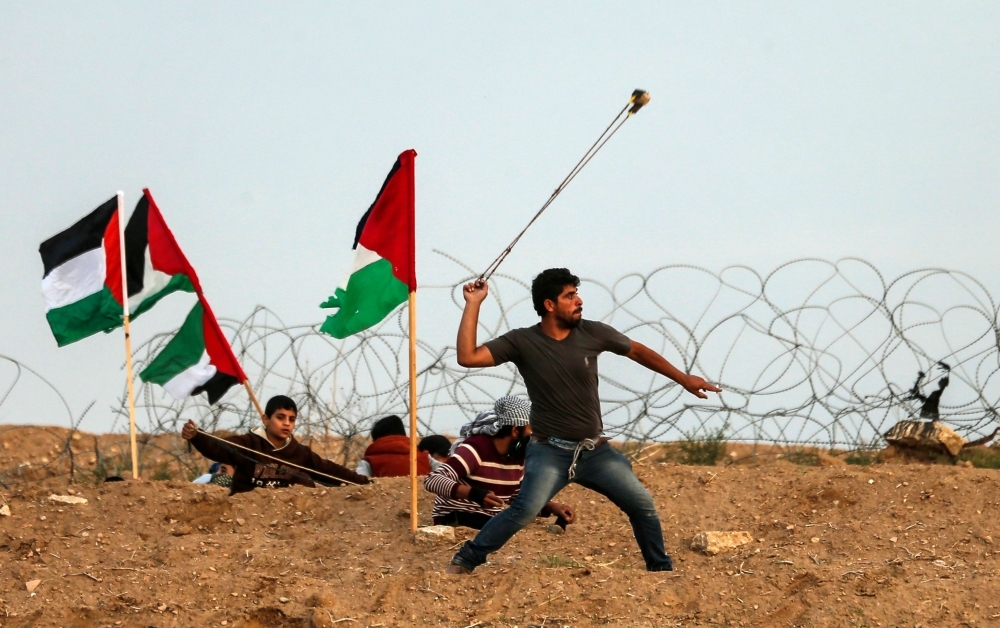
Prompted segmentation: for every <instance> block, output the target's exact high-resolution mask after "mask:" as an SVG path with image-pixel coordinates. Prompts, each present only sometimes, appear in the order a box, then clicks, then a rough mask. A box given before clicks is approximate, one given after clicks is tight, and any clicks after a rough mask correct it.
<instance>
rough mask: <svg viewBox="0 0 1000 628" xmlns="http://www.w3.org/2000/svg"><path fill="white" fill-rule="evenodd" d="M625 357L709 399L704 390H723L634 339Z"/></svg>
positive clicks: (692, 392) (695, 394)
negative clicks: (668, 360) (681, 368)
mask: <svg viewBox="0 0 1000 628" xmlns="http://www.w3.org/2000/svg"><path fill="white" fill-rule="evenodd" d="M625 357H627V358H630V359H632V360H633V361H635V362H637V363H638V364H641V365H642V366H645V367H646V368H648V369H649V370H651V371H653V372H654V373H659V374H660V375H663V376H665V377H669V378H670V379H672V380H674V381H675V382H677V383H678V384H680V385H681V386H683V387H684V390H686V391H688V392H689V393H691V394H692V395H694V396H696V397H700V398H702V399H708V395H706V394H705V392H704V391H706V390H707V391H709V392H722V389H721V388H719V387H717V386H713V385H712V384H709V383H708V382H706V381H705V380H704V379H703V378H701V377H698V376H697V375H688V374H687V373H682V372H681V371H680V369H678V368H677V367H676V366H674V365H673V364H671V363H670V362H667V360H666V359H665V358H664V357H663V356H662V355H660V354H659V353H657V352H655V351H653V350H652V349H650V348H649V347H647V346H646V345H644V344H642V343H641V342H636V341H635V340H633V341H632V349H631V350H630V351H629V352H628V353H626V354H625Z"/></svg>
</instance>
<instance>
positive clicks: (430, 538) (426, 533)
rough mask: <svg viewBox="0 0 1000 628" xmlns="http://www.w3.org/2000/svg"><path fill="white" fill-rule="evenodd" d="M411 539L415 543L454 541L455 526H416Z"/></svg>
mask: <svg viewBox="0 0 1000 628" xmlns="http://www.w3.org/2000/svg"><path fill="white" fill-rule="evenodd" d="M413 540H414V541H415V542H417V543H424V544H431V545H435V544H438V543H441V542H445V543H454V542H455V528H453V527H451V526H424V527H422V528H417V531H416V533H415V534H414V535H413Z"/></svg>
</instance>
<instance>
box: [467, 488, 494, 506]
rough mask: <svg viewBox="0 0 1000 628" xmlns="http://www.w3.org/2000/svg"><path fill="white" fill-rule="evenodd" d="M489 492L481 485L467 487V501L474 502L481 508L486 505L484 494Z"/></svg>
mask: <svg viewBox="0 0 1000 628" xmlns="http://www.w3.org/2000/svg"><path fill="white" fill-rule="evenodd" d="M489 494H490V492H489V491H487V490H486V489H485V488H483V487H481V486H472V487H469V501H473V502H476V503H477V504H479V505H480V506H482V507H483V508H485V507H486V496H487V495H489Z"/></svg>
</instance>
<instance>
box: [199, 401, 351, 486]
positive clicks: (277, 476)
mask: <svg viewBox="0 0 1000 628" xmlns="http://www.w3.org/2000/svg"><path fill="white" fill-rule="evenodd" d="M264 414H265V415H267V416H266V417H265V418H264V419H263V421H264V427H263V428H257V429H255V430H253V431H252V432H250V433H249V434H241V435H237V436H230V437H228V438H226V439H224V440H225V441H228V442H230V443H233V444H234V445H240V446H242V447H244V448H246V449H240V448H238V447H228V446H226V445H225V443H222V442H219V440H217V439H215V438H213V437H210V436H208V435H206V434H203V433H201V432H199V431H198V426H197V425H196V424H195V423H194V421H190V420H189V421H188V422H187V423H186V424H185V425H184V429H183V430H182V431H181V437H183V438H184V440H187V441H190V443H191V444H192V445H194V448H195V449H197V450H198V451H199V452H200V453H201V455H203V456H205V457H206V458H208V459H209V460H216V461H218V462H221V463H223V464H228V465H231V466H232V467H233V468H234V469H235V472H234V473H233V484H232V486H231V487H230V491H231V492H232V493H244V492H246V491H252V490H253V489H254V488H256V487H258V486H264V487H286V486H290V485H292V484H302V485H304V486H311V487H315V486H316V482H317V481H318V482H320V483H321V484H325V485H333V486H340V485H341V484H343V482H338V481H337V478H340V479H343V480H346V481H348V482H351V483H353V484H367V483H368V481H369V480H368V478H366V477H364V476H363V475H358V474H357V473H354V472H353V471H351V470H350V469H347V468H346V467H342V466H340V465H339V464H337V463H335V462H331V461H329V460H326V459H324V458H321V457H320V456H319V455H318V454H316V453H315V452H313V450H312V449H310V448H309V447H307V446H305V445H302V444H300V443H299V442H298V441H297V440H295V437H294V436H292V431H293V430H294V429H295V418H296V415H297V414H298V408H297V407H296V405H295V402H294V401H292V400H291V399H289V398H288V397H286V396H284V395H278V396H276V397H271V398H270V399H269V400H268V402H267V406H265V408H264ZM247 449H250V450H253V451H247ZM253 452H261V453H263V454H267V456H266V457H265V456H256V455H254V453H253ZM275 458H277V460H275ZM282 462H288V463H291V464H293V465H296V466H294V467H293V466H289V465H284V464H282ZM298 467H303V468H298ZM310 470H311V471H315V472H317V474H316V475H312V474H310V472H309V471H310ZM319 474H322V475H319ZM327 476H332V477H327Z"/></svg>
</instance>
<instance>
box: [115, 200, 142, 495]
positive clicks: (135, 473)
mask: <svg viewBox="0 0 1000 628" xmlns="http://www.w3.org/2000/svg"><path fill="white" fill-rule="evenodd" d="M124 207H125V193H124V192H122V191H121V190H119V191H118V247H119V254H120V255H121V267H122V313H123V316H124V322H125V380H126V381H127V382H128V436H129V443H130V445H131V446H132V478H133V479H135V480H138V479H139V446H138V445H137V444H136V437H135V388H134V385H133V383H132V336H131V331H130V328H129V309H128V270H127V269H126V268H125V211H124Z"/></svg>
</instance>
